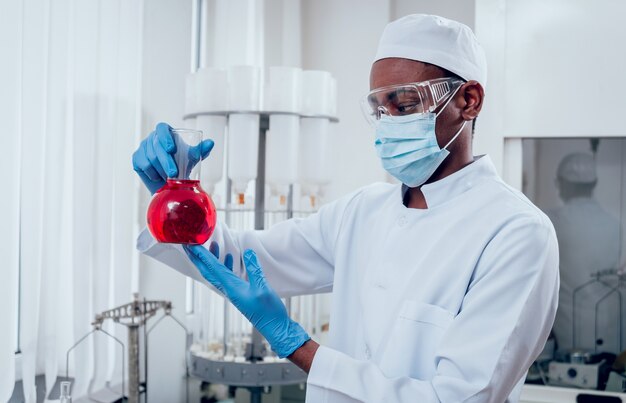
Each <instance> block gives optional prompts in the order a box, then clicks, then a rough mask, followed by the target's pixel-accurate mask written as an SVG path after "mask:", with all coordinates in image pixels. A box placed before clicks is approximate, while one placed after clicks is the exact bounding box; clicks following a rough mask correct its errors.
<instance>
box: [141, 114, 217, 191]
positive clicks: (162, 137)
mask: <svg viewBox="0 0 626 403" xmlns="http://www.w3.org/2000/svg"><path fill="white" fill-rule="evenodd" d="M170 129H171V127H170V126H169V125H168V124H167V123H159V124H158V125H157V126H156V129H155V130H154V131H153V132H152V133H150V134H149V135H148V137H146V138H145V139H143V141H142V142H141V144H140V145H139V148H137V150H136V151H135V152H134V153H133V169H134V170H135V172H137V174H138V175H139V177H140V178H141V180H142V182H143V183H144V185H146V187H147V188H148V190H149V191H150V193H151V194H154V193H155V192H156V191H157V190H159V189H160V188H161V187H162V186H163V185H165V181H166V180H167V178H171V177H174V176H176V175H178V167H177V166H176V162H175V161H174V158H173V157H172V155H173V154H174V153H175V152H176V142H175V141H174V137H173V134H172V132H171V131H170ZM213 145H214V143H213V141H212V140H204V141H202V142H201V143H200V144H199V145H197V146H194V147H190V149H189V151H188V152H189V156H190V159H191V160H192V163H191V164H189V167H188V169H187V170H188V171H191V168H193V167H194V166H195V165H196V164H197V163H198V162H199V161H200V160H203V159H205V158H206V157H208V155H209V154H210V153H211V150H212V149H213ZM194 160H195V162H194Z"/></svg>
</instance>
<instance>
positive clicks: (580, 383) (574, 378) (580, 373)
mask: <svg viewBox="0 0 626 403" xmlns="http://www.w3.org/2000/svg"><path fill="white" fill-rule="evenodd" d="M603 365H605V361H600V362H594V363H574V362H556V361H553V362H551V363H550V366H549V372H548V377H549V383H550V384H551V385H555V386H575V387H578V388H585V389H597V388H598V379H599V376H600V369H601V367H602V366H603Z"/></svg>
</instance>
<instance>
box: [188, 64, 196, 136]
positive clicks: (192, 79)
mask: <svg viewBox="0 0 626 403" xmlns="http://www.w3.org/2000/svg"><path fill="white" fill-rule="evenodd" d="M196 87H197V78H196V75H195V73H188V74H187V76H186V77H185V115H188V116H190V117H188V118H187V119H185V123H186V124H187V125H189V127H193V125H194V124H195V117H191V116H194V115H193V114H195V113H196V112H197V111H198V108H197V95H196Z"/></svg>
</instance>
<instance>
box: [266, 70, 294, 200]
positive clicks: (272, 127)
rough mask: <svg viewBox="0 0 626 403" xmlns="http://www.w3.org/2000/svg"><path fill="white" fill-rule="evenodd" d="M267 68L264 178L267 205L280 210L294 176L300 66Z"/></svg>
mask: <svg viewBox="0 0 626 403" xmlns="http://www.w3.org/2000/svg"><path fill="white" fill-rule="evenodd" d="M269 70H270V71H269V73H270V74H269V76H270V77H269V78H270V80H269V98H268V101H267V106H268V110H269V111H270V112H268V113H269V115H270V116H269V131H268V132H267V153H266V159H265V160H266V181H267V183H268V184H269V186H270V200H269V209H270V210H284V209H286V208H287V198H288V194H289V188H290V185H293V184H294V183H295V182H296V180H297V179H298V177H297V172H298V138H299V132H300V116H299V113H300V111H301V104H302V102H301V98H302V88H301V87H302V70H301V69H299V68H296V67H286V66H272V67H270V69H269Z"/></svg>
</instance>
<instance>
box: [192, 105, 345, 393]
mask: <svg viewBox="0 0 626 403" xmlns="http://www.w3.org/2000/svg"><path fill="white" fill-rule="evenodd" d="M233 112H234V111H233ZM233 112H227V114H228V116H229V127H228V136H229V138H228V141H227V150H226V155H227V156H228V158H242V157H241V154H242V153H243V154H244V155H246V156H247V157H248V158H250V157H251V151H252V150H254V151H255V153H256V156H255V158H254V159H252V161H254V162H255V163H256V165H255V166H254V167H252V166H250V167H248V168H249V171H250V172H253V173H254V177H255V183H254V189H255V192H254V197H253V198H246V199H245V203H246V204H245V206H242V205H241V204H239V200H235V201H234V202H231V197H232V196H234V197H235V199H238V198H239V192H240V191H241V189H236V188H235V181H234V180H233V179H232V178H231V172H229V175H228V176H229V178H231V179H229V180H228V181H227V182H226V196H227V200H226V201H227V203H226V207H225V208H224V209H219V210H218V214H219V215H220V219H222V220H224V222H225V223H226V224H227V225H228V226H229V227H230V228H232V229H237V230H250V229H263V228H266V227H267V226H268V225H272V224H274V223H277V222H280V221H282V220H285V219H288V218H291V217H293V216H294V215H298V216H306V215H308V214H310V213H311V212H312V210H308V211H307V212H300V211H295V210H294V203H293V185H289V186H288V192H287V196H286V198H287V200H286V201H287V203H286V204H285V206H284V208H281V209H280V210H272V209H271V206H268V204H267V202H268V201H270V200H271V197H270V195H268V194H266V192H265V189H266V185H269V184H268V183H267V181H266V180H267V176H266V167H268V166H269V164H268V161H267V154H266V142H267V140H268V136H269V135H268V129H269V128H270V120H271V117H272V115H276V116H282V115H281V114H272V113H267V112H260V113H257V114H256V118H257V119H259V132H258V133H256V142H257V144H258V146H257V147H256V148H254V149H253V148H244V149H243V150H242V152H241V153H235V152H233V148H236V147H240V146H241V145H240V144H239V143H237V142H233V141H231V140H232V139H231V137H230V136H231V132H232V127H231V125H232V122H233V117H235V118H236V117H237V116H238V115H241V114H240V113H236V112H235V113H233ZM215 113H217V112H211V113H206V114H207V115H211V114H215ZM202 114H203V113H200V114H199V116H201V115H202ZM250 115H251V114H250ZM286 115H287V116H290V115H289V114H286ZM297 117H298V118H300V116H297ZM301 120H302V119H301ZM323 120H324V121H326V122H329V119H328V118H324V119H323ZM332 120H336V119H334V118H333V119H332ZM235 121H236V119H235ZM311 135H314V133H312V132H311ZM243 147H247V145H245V144H244V145H243ZM227 166H229V167H230V166H231V165H230V164H229V163H228V161H227ZM270 187H271V186H270ZM268 207H270V208H268ZM194 290H195V291H194V292H193V294H194V304H193V306H194V308H193V309H194V313H195V314H196V315H197V319H196V322H195V325H194V330H195V331H196V334H194V344H193V345H192V346H191V348H190V352H191V354H190V357H191V363H190V365H191V367H190V368H191V373H192V375H194V376H196V377H199V378H201V379H202V380H203V381H205V382H207V383H211V384H226V385H230V386H232V387H242V388H246V389H248V390H250V392H251V402H260V399H261V395H262V393H264V391H266V390H267V388H269V387H271V386H276V385H288V384H298V383H301V384H304V382H305V381H306V374H305V373H304V372H302V371H301V370H300V369H299V368H297V367H296V366H295V365H293V364H292V363H290V362H289V361H287V360H285V359H279V358H278V357H276V356H275V354H274V353H273V352H272V351H271V349H270V348H269V345H268V344H267V342H266V341H265V340H264V339H263V337H262V336H261V335H260V334H259V333H258V332H256V331H254V330H253V329H252V326H251V325H250V323H249V322H248V321H247V319H246V318H245V317H243V315H241V314H240V313H239V312H238V311H237V310H236V308H234V307H233V306H232V305H231V304H230V303H229V302H225V301H224V298H223V297H222V296H221V295H218V294H217V293H215V292H213V291H211V290H209V289H208V288H206V287H205V286H201V285H200V286H199V285H198V284H194ZM324 298H325V297H324V296H304V297H294V298H288V299H286V300H285V304H286V306H287V309H288V311H289V312H290V313H291V316H292V318H293V319H294V320H296V321H298V322H299V323H301V324H302V325H303V327H305V329H306V331H307V332H308V333H309V334H310V335H311V336H312V337H314V338H316V339H318V340H319V339H322V340H323V339H325V336H324V335H323V333H324V332H327V331H328V318H322V316H321V311H322V304H323V299H324ZM307 326H308V328H307Z"/></svg>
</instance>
